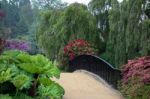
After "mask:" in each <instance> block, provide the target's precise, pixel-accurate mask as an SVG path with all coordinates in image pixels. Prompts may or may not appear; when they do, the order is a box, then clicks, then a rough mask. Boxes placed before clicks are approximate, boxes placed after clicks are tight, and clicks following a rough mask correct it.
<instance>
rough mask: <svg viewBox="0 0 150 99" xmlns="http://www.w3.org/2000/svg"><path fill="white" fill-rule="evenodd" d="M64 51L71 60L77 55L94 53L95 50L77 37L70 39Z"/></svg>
mask: <svg viewBox="0 0 150 99" xmlns="http://www.w3.org/2000/svg"><path fill="white" fill-rule="evenodd" d="M64 53H65V55H66V56H68V57H69V59H70V60H72V59H74V58H75V57H76V56H78V55H83V54H85V55H93V54H96V51H95V49H94V48H93V47H92V46H91V45H90V44H89V43H88V42H87V41H85V40H82V39H77V40H74V41H70V42H69V44H68V45H66V46H65V47H64Z"/></svg>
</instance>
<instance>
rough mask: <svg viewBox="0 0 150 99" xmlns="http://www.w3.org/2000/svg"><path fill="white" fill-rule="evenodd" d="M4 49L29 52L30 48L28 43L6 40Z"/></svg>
mask: <svg viewBox="0 0 150 99" xmlns="http://www.w3.org/2000/svg"><path fill="white" fill-rule="evenodd" d="M5 49H8V50H11V49H17V50H21V51H26V52H27V51H29V50H30V46H29V43H28V42H25V41H21V40H6V42H5Z"/></svg>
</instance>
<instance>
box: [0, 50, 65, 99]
mask: <svg viewBox="0 0 150 99" xmlns="http://www.w3.org/2000/svg"><path fill="white" fill-rule="evenodd" d="M0 66H1V68H0V88H1V93H5V92H6V93H8V94H11V95H12V96H13V97H22V98H21V99H23V97H27V96H28V91H29V89H32V90H35V92H34V91H33V92H34V93H36V91H39V90H38V89H39V88H41V87H40V86H45V87H44V89H43V90H53V89H55V90H53V91H51V92H50V93H51V94H47V96H46V97H53V99H57V98H58V97H62V96H63V94H64V89H63V88H62V87H61V86H60V85H58V84H57V83H55V82H53V81H51V80H50V78H51V77H57V78H59V75H60V71H59V69H58V68H57V67H56V66H55V65H54V64H53V63H52V62H51V61H49V60H48V59H47V58H46V57H44V56H43V55H39V54H38V55H32V56H31V55H29V54H28V53H26V52H22V51H17V50H11V51H5V52H4V53H3V54H2V55H1V56H0ZM6 82H7V83H6ZM46 83H47V84H46ZM9 86H11V87H10V88H7V87H9ZM33 86H37V88H35V89H34V87H33ZM11 88H16V92H15V93H16V95H17V96H16V95H13V94H14V93H9V92H10V91H11V90H14V91H15V89H11ZM50 88H52V89H50ZM9 89H11V90H9ZM3 90H5V92H4V91H3ZM25 90H26V91H25ZM43 90H41V93H40V94H37V96H33V97H43V98H44V96H43V94H45V93H43V92H44V91H43ZM18 92H19V93H18ZM20 92H24V94H25V95H27V96H22V95H20ZM40 95H41V96H40ZM15 99H16V98H15ZM18 99H19V98H18ZM24 99H26V98H24ZM40 99H41V98H40Z"/></svg>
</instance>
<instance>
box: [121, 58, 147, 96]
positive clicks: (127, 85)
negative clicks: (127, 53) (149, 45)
mask: <svg viewBox="0 0 150 99" xmlns="http://www.w3.org/2000/svg"><path fill="white" fill-rule="evenodd" d="M122 75H123V79H122V81H121V87H120V88H121V91H122V93H123V94H124V95H125V96H127V98H129V99H150V56H146V57H141V58H138V59H135V60H129V61H128V64H126V65H124V66H123V70H122Z"/></svg>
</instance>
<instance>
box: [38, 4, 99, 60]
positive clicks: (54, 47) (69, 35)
mask: <svg viewBox="0 0 150 99" xmlns="http://www.w3.org/2000/svg"><path fill="white" fill-rule="evenodd" d="M79 38H80V39H85V40H87V41H89V42H90V43H92V44H93V45H94V46H95V47H97V48H99V47H100V45H99V42H100V41H101V40H100V35H99V33H97V27H96V19H95V17H94V16H93V15H92V14H91V13H90V12H89V11H88V8H87V7H86V6H85V5H83V4H79V3H74V4H71V5H70V6H68V7H66V8H65V9H62V10H61V11H60V10H53V11H48V12H44V13H43V14H42V21H41V24H40V27H39V29H38V41H39V44H40V46H41V47H42V48H43V50H44V52H45V53H46V55H47V56H49V57H50V58H54V59H55V58H57V56H58V55H59V56H61V53H62V52H63V47H64V46H65V45H66V44H67V43H68V42H69V41H70V40H75V39H79Z"/></svg>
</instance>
